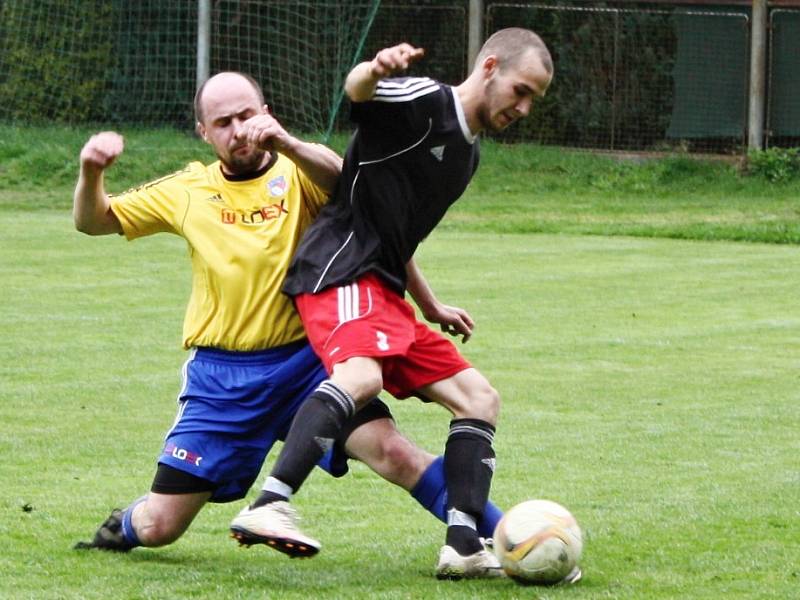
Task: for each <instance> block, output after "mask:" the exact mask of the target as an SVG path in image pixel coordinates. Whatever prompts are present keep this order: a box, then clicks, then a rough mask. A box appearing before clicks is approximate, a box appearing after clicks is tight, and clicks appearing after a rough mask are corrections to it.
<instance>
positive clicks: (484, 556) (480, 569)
mask: <svg viewBox="0 0 800 600" xmlns="http://www.w3.org/2000/svg"><path fill="white" fill-rule="evenodd" d="M504 576H505V573H504V572H503V569H502V567H501V566H500V562H499V561H498V560H497V557H496V556H495V555H494V552H491V551H490V550H487V549H486V548H484V549H483V550H480V551H478V552H475V553H474V554H469V555H467V556H462V555H460V554H459V553H458V552H456V550H455V548H453V547H452V546H442V549H441V550H439V564H437V565H436V578H437V579H494V578H496V577H504Z"/></svg>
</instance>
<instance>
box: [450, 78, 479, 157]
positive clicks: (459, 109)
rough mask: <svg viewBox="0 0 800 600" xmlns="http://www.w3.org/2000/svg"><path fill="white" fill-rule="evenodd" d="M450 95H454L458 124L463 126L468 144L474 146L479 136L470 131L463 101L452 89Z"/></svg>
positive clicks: (462, 130) (462, 129)
mask: <svg viewBox="0 0 800 600" xmlns="http://www.w3.org/2000/svg"><path fill="white" fill-rule="evenodd" d="M450 93H451V94H452V95H453V102H455V105H456V116H457V117H458V124H459V125H460V126H461V133H463V134H464V139H465V140H467V143H468V144H473V143H475V140H477V139H478V136H477V135H475V134H473V133H472V132H471V131H470V130H469V125H467V118H466V117H465V116H464V107H463V106H462V105H461V99H460V98H459V97H458V94H457V93H456V91H455V90H454V89H453V88H452V87H451V88H450Z"/></svg>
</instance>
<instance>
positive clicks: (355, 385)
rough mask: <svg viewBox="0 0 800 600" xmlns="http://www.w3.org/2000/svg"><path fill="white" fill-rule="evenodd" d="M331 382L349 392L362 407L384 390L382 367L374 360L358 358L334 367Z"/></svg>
mask: <svg viewBox="0 0 800 600" xmlns="http://www.w3.org/2000/svg"><path fill="white" fill-rule="evenodd" d="M331 380H332V381H333V382H334V383H336V384H337V385H339V386H341V387H342V388H344V389H345V390H347V392H348V393H349V394H350V395H351V396H352V397H353V400H355V401H356V403H357V404H360V405H363V404H364V403H366V402H368V401H369V400H371V399H372V398H374V397H375V396H377V395H378V394H380V393H381V390H383V373H382V372H381V365H380V363H378V362H377V361H375V360H372V359H366V358H361V357H356V358H351V359H348V360H346V361H344V362H342V363H338V364H336V365H334V367H333V374H332V376H331Z"/></svg>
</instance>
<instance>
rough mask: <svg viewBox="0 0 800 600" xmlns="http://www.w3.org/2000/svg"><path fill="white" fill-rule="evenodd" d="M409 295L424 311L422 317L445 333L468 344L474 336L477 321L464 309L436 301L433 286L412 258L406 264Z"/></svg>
mask: <svg viewBox="0 0 800 600" xmlns="http://www.w3.org/2000/svg"><path fill="white" fill-rule="evenodd" d="M406 277H407V288H408V293H409V294H411V297H412V298H413V299H414V302H416V304H417V306H419V309H420V310H421V311H422V316H423V317H425V319H426V320H427V321H430V322H431V323H438V324H439V326H440V327H441V330H442V331H443V332H444V333H447V334H450V335H453V336H456V337H458V336H459V335H460V336H463V337H462V340H461V341H462V342H467V341H468V340H469V338H470V337H471V336H472V330H473V329H474V327H475V321H473V320H472V317H470V316H469V313H468V312H467V311H465V310H464V309H463V308H458V307H457V306H448V305H446V304H442V303H441V302H439V300H437V299H436V296H435V294H434V293H433V290H432V289H431V286H430V285H429V284H428V281H427V280H426V279H425V277H424V276H423V275H422V271H420V269H419V266H417V263H416V262H415V261H414V259H413V258H412V259H411V260H409V261H408V262H407V263H406Z"/></svg>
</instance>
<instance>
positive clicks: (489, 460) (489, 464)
mask: <svg viewBox="0 0 800 600" xmlns="http://www.w3.org/2000/svg"><path fill="white" fill-rule="evenodd" d="M481 462H482V463H483V464H485V465H486V466H487V467H489V469H490V470H491V471H492V473H494V468H495V466H496V465H497V459H496V458H484V459H483V460H482V461H481Z"/></svg>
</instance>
